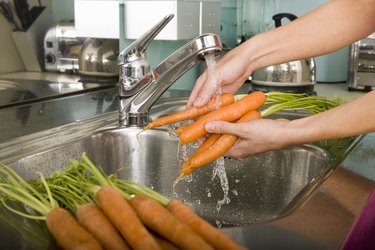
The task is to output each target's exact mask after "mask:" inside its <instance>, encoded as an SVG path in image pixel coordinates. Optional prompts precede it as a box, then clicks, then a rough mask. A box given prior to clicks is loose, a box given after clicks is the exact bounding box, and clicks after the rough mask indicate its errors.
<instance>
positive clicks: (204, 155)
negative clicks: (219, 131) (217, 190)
mask: <svg viewBox="0 0 375 250" xmlns="http://www.w3.org/2000/svg"><path fill="white" fill-rule="evenodd" d="M259 118H261V114H260V113H259V112H258V111H250V112H248V113H246V114H245V115H244V116H243V117H241V118H240V119H239V120H238V121H237V122H236V123H240V122H247V121H251V120H255V119H259ZM237 139H238V137H237V136H235V135H231V134H223V135H220V137H219V138H218V139H217V140H216V141H215V142H214V143H213V144H212V145H211V146H209V147H206V148H204V149H203V150H200V151H199V152H197V153H194V154H193V155H192V156H191V157H190V158H189V159H188V160H187V161H186V162H185V163H184V164H183V165H182V167H181V168H182V172H183V174H184V175H188V174H190V173H192V172H193V170H194V169H196V168H199V167H201V166H203V165H206V164H208V163H210V162H211V161H213V160H215V159H217V158H219V157H220V156H222V155H223V154H225V152H227V151H228V150H229V149H230V148H231V147H233V145H234V144H235V143H236V141H237Z"/></svg>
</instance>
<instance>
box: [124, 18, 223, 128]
mask: <svg viewBox="0 0 375 250" xmlns="http://www.w3.org/2000/svg"><path fill="white" fill-rule="evenodd" d="M172 18H173V14H171V15H168V16H166V17H165V18H164V19H162V20H161V21H160V22H159V23H158V24H156V25H155V26H153V27H152V28H151V29H150V30H149V31H147V32H146V33H145V34H143V35H142V36H141V37H140V38H138V39H137V40H135V41H134V42H133V43H132V44H130V45H129V46H128V47H127V48H126V49H124V50H123V51H122V52H121V53H120V55H119V59H118V65H119V75H120V81H119V98H120V106H119V123H120V126H141V127H142V126H145V125H147V124H148V121H149V114H148V113H149V110H150V108H151V106H152V105H153V104H154V103H155V102H156V101H157V100H158V99H159V97H160V96H161V95H162V94H163V93H164V92H165V91H166V90H167V89H168V88H169V87H170V86H171V85H172V84H173V83H174V82H175V81H176V80H177V79H178V78H180V77H181V76H182V75H183V74H184V73H185V72H186V71H188V70H189V69H190V68H192V67H193V66H194V65H196V64H198V63H199V62H200V61H203V60H204V58H205V55H207V54H210V53H214V54H215V55H219V54H220V53H221V49H222V45H221V41H220V37H219V36H218V35H215V34H203V35H201V36H198V37H196V38H195V39H193V40H192V41H190V42H189V43H187V44H185V45H184V46H182V47H181V48H180V49H178V50H177V51H175V52H174V53H173V54H171V55H170V56H169V57H168V58H166V59H165V60H164V61H163V62H161V63H160V64H159V65H158V66H157V67H155V68H154V69H153V70H151V68H150V64H149V62H148V61H147V58H146V53H145V52H146V49H147V46H148V44H149V43H150V42H151V41H152V40H153V39H154V38H155V37H156V36H157V34H159V32H160V31H161V30H162V29H163V28H164V27H165V26H166V25H167V24H168V23H169V21H170V20H171V19H172Z"/></svg>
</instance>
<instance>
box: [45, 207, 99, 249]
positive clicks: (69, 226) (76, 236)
mask: <svg viewBox="0 0 375 250" xmlns="http://www.w3.org/2000/svg"><path fill="white" fill-rule="evenodd" d="M46 222H47V227H48V229H49V231H50V232H51V234H52V235H53V237H54V238H55V239H56V241H57V243H58V244H59V245H60V246H61V247H62V248H63V249H66V250H68V249H87V250H95V249H103V248H102V246H101V245H100V243H99V242H98V241H97V240H96V239H95V238H94V236H93V235H92V234H90V233H89V232H87V231H86V230H85V229H84V228H83V227H82V226H81V225H80V224H79V223H78V222H77V221H76V220H75V219H74V217H73V216H72V215H71V214H70V213H69V212H68V211H67V210H65V209H63V208H54V209H53V210H51V211H50V212H49V213H48V214H47V218H46Z"/></svg>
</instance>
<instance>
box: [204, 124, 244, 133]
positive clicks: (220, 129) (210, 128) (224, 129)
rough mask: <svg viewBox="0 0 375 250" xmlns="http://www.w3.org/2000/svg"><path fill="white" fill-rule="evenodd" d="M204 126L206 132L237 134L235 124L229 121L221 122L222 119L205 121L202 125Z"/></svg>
mask: <svg viewBox="0 0 375 250" xmlns="http://www.w3.org/2000/svg"><path fill="white" fill-rule="evenodd" d="M204 128H205V130H206V131H207V132H208V133H213V134H233V135H237V133H236V128H235V124H233V123H230V122H223V121H212V122H207V123H206V124H205V125H204Z"/></svg>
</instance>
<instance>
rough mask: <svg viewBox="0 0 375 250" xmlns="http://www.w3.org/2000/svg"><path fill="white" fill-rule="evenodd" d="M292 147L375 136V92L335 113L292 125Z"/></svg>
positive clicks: (313, 117)
mask: <svg viewBox="0 0 375 250" xmlns="http://www.w3.org/2000/svg"><path fill="white" fill-rule="evenodd" d="M287 129H288V130H287V131H289V132H290V136H291V137H292V138H291V140H290V141H291V142H292V144H301V143H306V142H315V141H320V140H325V139H331V138H342V137H347V136H353V135H360V134H366V133H369V132H375V91H372V92H370V93H368V94H366V95H364V96H362V97H359V98H357V99H355V100H353V101H351V102H348V103H346V104H343V105H340V106H338V107H336V108H334V109H331V110H328V111H326V112H323V113H320V114H318V115H314V116H310V117H307V118H303V119H298V120H294V121H291V122H290V123H289V124H288V128H287Z"/></svg>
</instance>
